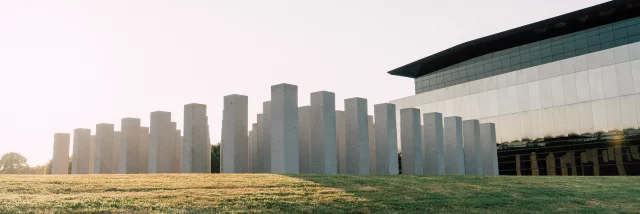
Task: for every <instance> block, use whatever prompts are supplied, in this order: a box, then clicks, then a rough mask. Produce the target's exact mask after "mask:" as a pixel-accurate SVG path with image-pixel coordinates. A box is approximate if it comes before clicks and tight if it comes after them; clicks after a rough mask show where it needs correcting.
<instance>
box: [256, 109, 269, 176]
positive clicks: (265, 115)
mask: <svg viewBox="0 0 640 214" xmlns="http://www.w3.org/2000/svg"><path fill="white" fill-rule="evenodd" d="M262 120H263V121H262V127H261V129H260V133H261V134H262V137H260V144H258V159H260V172H262V173H271V101H266V102H264V103H262Z"/></svg>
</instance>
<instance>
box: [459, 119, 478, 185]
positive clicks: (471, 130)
mask: <svg viewBox="0 0 640 214" xmlns="http://www.w3.org/2000/svg"><path fill="white" fill-rule="evenodd" d="M462 133H463V134H462V135H463V145H464V167H465V168H464V173H465V174H467V175H482V174H483V172H482V170H483V169H482V164H483V162H482V148H481V144H480V122H479V121H478V120H465V121H462Z"/></svg>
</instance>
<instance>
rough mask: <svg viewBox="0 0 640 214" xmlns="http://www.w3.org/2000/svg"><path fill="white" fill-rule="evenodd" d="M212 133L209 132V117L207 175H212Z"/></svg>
mask: <svg viewBox="0 0 640 214" xmlns="http://www.w3.org/2000/svg"><path fill="white" fill-rule="evenodd" d="M211 147H212V146H211V131H209V117H208V116H207V155H206V156H207V173H209V174H211V149H212V148H211Z"/></svg>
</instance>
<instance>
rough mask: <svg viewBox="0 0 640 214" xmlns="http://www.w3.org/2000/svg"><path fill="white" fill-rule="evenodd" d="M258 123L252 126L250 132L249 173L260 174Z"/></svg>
mask: <svg viewBox="0 0 640 214" xmlns="http://www.w3.org/2000/svg"><path fill="white" fill-rule="evenodd" d="M258 163H259V162H258V123H253V124H251V131H250V132H249V172H250V173H257V172H258Z"/></svg>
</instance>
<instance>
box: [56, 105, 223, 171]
mask: <svg viewBox="0 0 640 214" xmlns="http://www.w3.org/2000/svg"><path fill="white" fill-rule="evenodd" d="M184 114H185V115H184V129H183V130H184V136H183V135H182V134H181V130H180V129H178V128H177V127H176V123H175V122H172V121H171V113H170V112H163V111H155V112H152V113H151V123H150V124H151V127H150V128H149V127H142V126H141V125H140V119H138V118H123V119H122V121H121V130H120V131H114V125H113V124H106V123H101V124H98V125H96V133H95V135H91V130H90V129H75V130H74V132H73V135H74V136H73V158H72V169H71V173H72V174H89V173H90V174H117V173H120V174H140V173H181V172H182V173H210V172H211V163H210V162H211V157H210V156H211V143H210V139H209V125H208V122H207V121H208V117H207V115H206V106H205V105H203V104H195V103H193V104H187V105H185V106H184ZM65 146H66V147H65ZM65 148H66V149H65ZM68 157H69V134H67V133H56V134H55V135H54V155H53V164H52V169H54V170H52V173H53V174H67V173H68V170H67V169H68V168H67V166H68V165H67V164H68Z"/></svg>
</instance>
